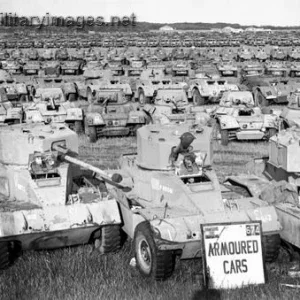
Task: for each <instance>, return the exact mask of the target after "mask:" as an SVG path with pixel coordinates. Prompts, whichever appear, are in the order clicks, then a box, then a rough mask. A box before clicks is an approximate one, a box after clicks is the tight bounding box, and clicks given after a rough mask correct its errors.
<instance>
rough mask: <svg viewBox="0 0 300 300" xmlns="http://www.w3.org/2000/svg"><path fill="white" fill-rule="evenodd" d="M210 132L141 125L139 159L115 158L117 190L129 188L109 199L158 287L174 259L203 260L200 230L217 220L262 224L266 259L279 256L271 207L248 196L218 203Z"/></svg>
mask: <svg viewBox="0 0 300 300" xmlns="http://www.w3.org/2000/svg"><path fill="white" fill-rule="evenodd" d="M211 133H212V129H211V128H209V127H201V126H199V125H197V126H193V125H190V124H179V125H178V124H169V125H165V126H162V125H161V124H155V125H148V126H143V127H142V128H140V129H139V130H138V132H137V154H125V155H123V156H122V158H121V159H120V167H121V168H120V169H119V170H118V172H119V175H120V176H121V178H122V180H121V181H120V183H121V184H123V185H126V186H128V188H129V189H128V191H124V190H121V189H117V188H112V189H111V192H112V193H113V195H114V196H115V198H116V199H117V201H118V203H119V206H120V210H121V214H122V219H123V221H124V225H123V230H124V231H125V232H126V234H127V235H128V236H129V237H130V238H132V240H133V249H134V252H135V258H136V263H137V268H138V270H139V271H140V273H141V274H142V276H145V277H151V278H154V279H156V280H164V279H166V278H168V277H170V276H171V275H172V273H173V271H174V266H175V261H176V260H175V258H176V256H177V257H180V259H194V258H198V257H202V255H203V249H202V243H201V230H200V224H208V223H215V222H216V220H217V221H218V222H220V223H222V222H235V221H236V222H238V221H250V220H262V228H263V239H264V243H263V244H264V252H265V258H266V260H268V261H271V260H274V259H275V258H276V256H277V255H278V250H279V243H280V239H279V235H278V233H279V231H280V228H281V227H280V223H279V222H278V217H277V215H276V213H275V209H274V207H272V206H268V205H267V203H266V202H264V201H262V200H259V199H258V198H254V197H253V198H243V199H240V200H239V199H234V197H233V195H232V196H230V195H229V194H230V193H227V195H223V197H222V192H221V190H222V188H221V186H220V184H219V182H218V179H217V176H216V173H215V171H214V170H213V169H212V167H211V163H212V147H211V139H210V136H211ZM225 199H226V200H225Z"/></svg>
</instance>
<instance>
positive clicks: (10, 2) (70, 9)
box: [0, 0, 300, 26]
mask: <svg viewBox="0 0 300 300" xmlns="http://www.w3.org/2000/svg"><path fill="white" fill-rule="evenodd" d="M0 13H16V14H17V15H18V16H44V15H46V13H49V14H50V15H52V16H54V15H56V16H94V17H98V16H100V17H104V19H105V20H107V19H109V18H110V17H111V16H119V17H123V16H129V15H131V14H132V13H134V14H135V15H136V20H137V22H139V21H140V22H141V21H145V22H154V23H164V24H166V23H175V22H207V23H215V22H226V23H239V24H240V25H262V26H263V25H275V26H276V25H278V26H294V25H298V26H299V25H300V0H248V1H245V0H182V1H178V0H177V1H175V0H173V1H172V0H0Z"/></svg>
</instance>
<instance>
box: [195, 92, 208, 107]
mask: <svg viewBox="0 0 300 300" xmlns="http://www.w3.org/2000/svg"><path fill="white" fill-rule="evenodd" d="M193 103H194V105H204V104H205V101H204V98H203V97H202V96H201V95H200V92H199V91H198V89H194V91H193Z"/></svg>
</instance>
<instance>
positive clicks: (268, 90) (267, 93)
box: [253, 86, 277, 99]
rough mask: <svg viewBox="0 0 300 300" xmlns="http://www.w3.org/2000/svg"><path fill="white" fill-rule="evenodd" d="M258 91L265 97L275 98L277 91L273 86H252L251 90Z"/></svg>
mask: <svg viewBox="0 0 300 300" xmlns="http://www.w3.org/2000/svg"><path fill="white" fill-rule="evenodd" d="M255 91H260V92H261V93H262V94H263V96H264V97H265V98H266V99H276V98H277V92H276V91H275V89H274V88H273V87H269V86H260V87H259V88H254V90H253V92H255Z"/></svg>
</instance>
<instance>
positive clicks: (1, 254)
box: [0, 241, 22, 270]
mask: <svg viewBox="0 0 300 300" xmlns="http://www.w3.org/2000/svg"><path fill="white" fill-rule="evenodd" d="M21 254H22V245H21V242H19V241H8V242H0V270H2V269H6V268H7V267H9V266H10V265H11V264H12V263H13V262H14V261H15V260H16V259H17V258H18V257H19V256H21Z"/></svg>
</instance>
